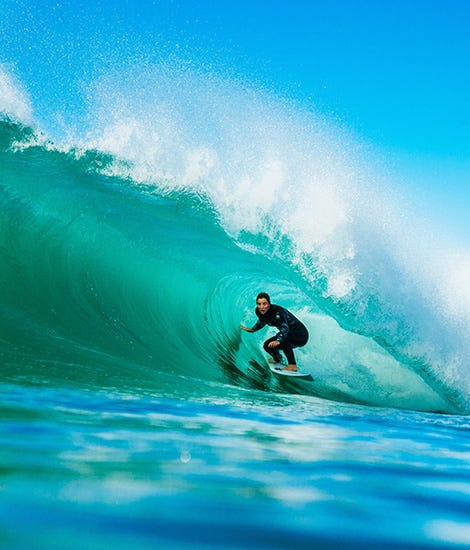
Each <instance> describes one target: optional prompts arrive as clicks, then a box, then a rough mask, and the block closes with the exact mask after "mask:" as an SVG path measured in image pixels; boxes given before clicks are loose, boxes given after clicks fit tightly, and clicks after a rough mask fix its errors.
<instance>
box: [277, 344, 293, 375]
mask: <svg viewBox="0 0 470 550" xmlns="http://www.w3.org/2000/svg"><path fill="white" fill-rule="evenodd" d="M278 348H280V349H282V351H283V352H284V354H285V356H286V359H287V365H286V366H285V367H284V368H283V369H282V370H292V371H297V370H298V368H297V363H296V362H295V355H294V351H293V349H292V346H291V344H290V342H286V341H284V342H282V343H281V344H280V345H279V346H278Z"/></svg>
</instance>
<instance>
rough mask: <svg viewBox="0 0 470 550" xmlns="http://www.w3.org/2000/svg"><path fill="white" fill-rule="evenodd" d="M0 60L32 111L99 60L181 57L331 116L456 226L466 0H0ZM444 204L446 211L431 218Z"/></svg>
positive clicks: (462, 151)
mask: <svg viewBox="0 0 470 550" xmlns="http://www.w3.org/2000/svg"><path fill="white" fill-rule="evenodd" d="M2 5H3V6H2V11H1V12H0V62H3V63H12V64H14V66H15V70H16V73H17V75H18V77H19V78H20V80H21V81H22V82H23V83H24V85H25V87H26V88H27V89H28V91H29V93H30V95H31V96H32V99H33V104H34V105H35V107H36V110H37V111H38V112H40V113H41V115H42V116H43V118H47V116H48V113H49V112H50V113H52V112H53V110H57V109H58V108H60V106H62V108H64V109H65V108H67V105H68V106H72V105H73V106H74V108H77V109H78V108H79V105H78V103H79V102H78V99H77V98H78V96H79V93H78V92H79V90H80V85H81V83H82V82H84V81H86V80H87V79H90V78H92V77H93V73H94V72H96V71H98V70H105V69H106V66H107V65H108V64H109V65H110V64H112V62H113V59H121V60H122V59H125V58H128V59H132V58H133V57H137V56H140V55H142V54H144V53H145V54H152V55H155V56H158V55H162V56H164V55H168V54H170V53H172V52H173V53H176V54H177V55H180V56H182V57H185V58H188V59H193V60H195V61H197V62H200V63H204V64H208V65H211V66H213V67H214V68H215V69H216V70H224V71H227V72H230V73H233V74H235V75H237V76H239V77H245V78H247V79H248V80H252V81H255V82H257V83H260V84H261V85H264V86H266V87H267V88H270V89H273V90H274V91H275V92H277V93H279V94H280V95H286V96H289V97H295V98H296V99H298V100H300V101H301V102H304V103H305V104H307V105H313V106H315V108H316V109H319V110H320V111H321V112H323V113H326V114H328V115H329V116H331V117H333V118H335V119H339V120H340V121H341V122H342V123H343V124H345V125H346V126H347V127H349V128H351V129H352V130H353V131H354V132H356V133H357V134H359V135H360V136H361V137H362V138H363V139H364V140H365V141H366V142H368V143H370V144H371V145H372V146H373V147H374V148H376V149H377V150H378V151H379V152H381V153H383V155H384V156H385V157H386V158H389V159H390V162H391V163H392V164H394V166H395V167H397V168H398V169H399V170H400V171H401V172H402V173H403V175H404V179H405V180H408V182H409V185H410V186H411V187H414V189H415V190H416V192H417V194H418V195H420V194H421V196H422V197H423V201H424V204H425V206H426V208H429V209H430V212H431V215H436V216H437V217H443V219H447V220H452V224H453V225H454V226H455V227H456V228H457V230H458V231H460V232H462V233H465V232H467V231H468V237H469V239H470V228H467V225H470V223H468V224H467V221H466V220H467V214H466V213H467V207H468V206H470V189H469V187H470V176H469V174H470V105H469V98H470V70H469V69H470V63H469V61H468V59H470V32H469V31H468V29H469V28H470V2H468V1H467V0H446V1H437V0H411V1H410V0H393V1H392V0H389V1H386V0H328V1H320V0H310V1H307V0H289V2H287V1H279V0H271V1H268V0H249V1H248V0H236V1H235V0H234V1H232V0H219V1H215V0H212V1H210V0H173V1H171V0H161V1H158V0H155V1H150V0H148V1H147V0H140V1H139V0H94V1H91V0H90V1H85V0H76V1H74V2H72V1H71V0H62V1H61V0H54V1H50V0H42V1H41V2H30V1H29V0H3V2H2ZM444 211H446V212H447V213H445V212H444Z"/></svg>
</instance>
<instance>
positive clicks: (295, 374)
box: [268, 361, 313, 382]
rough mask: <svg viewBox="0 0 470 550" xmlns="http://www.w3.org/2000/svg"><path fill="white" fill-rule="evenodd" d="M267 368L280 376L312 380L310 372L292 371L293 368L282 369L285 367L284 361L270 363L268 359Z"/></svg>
mask: <svg viewBox="0 0 470 550" xmlns="http://www.w3.org/2000/svg"><path fill="white" fill-rule="evenodd" d="M268 365H269V370H270V371H271V372H272V373H273V374H274V375H275V376H278V377H280V378H284V377H288V378H297V379H300V380H310V381H311V382H313V378H312V375H311V374H308V373H305V372H300V371H293V370H282V369H283V368H284V367H285V364H284V363H271V362H269V361H268Z"/></svg>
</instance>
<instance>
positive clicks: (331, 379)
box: [0, 77, 470, 548]
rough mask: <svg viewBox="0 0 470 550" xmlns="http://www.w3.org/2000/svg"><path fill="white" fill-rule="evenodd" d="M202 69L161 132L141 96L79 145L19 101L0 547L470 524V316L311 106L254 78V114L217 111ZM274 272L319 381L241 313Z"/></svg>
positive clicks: (340, 535)
mask: <svg viewBox="0 0 470 550" xmlns="http://www.w3.org/2000/svg"><path fill="white" fill-rule="evenodd" d="M172 78H173V77H172ZM190 80H191V79H190ZM170 81H172V80H171V79H170ZM170 83H171V82H170ZM147 84H150V83H147ZM190 84H191V86H192V89H193V90H197V86H201V80H200V79H199V77H198V78H195V79H194V80H191V82H190ZM185 85H187V83H186V84H185V83H184V80H183V81H182V83H181V86H180V88H178V92H175V93H174V94H173V95H174V96H175V97H174V98H173V100H174V103H173V104H171V102H170V96H169V95H168V83H166V84H164V85H162V90H160V92H159V93H161V96H162V97H163V98H164V99H165V101H166V102H164V104H165V106H166V108H168V109H169V110H170V111H171V108H173V109H175V108H176V107H178V109H179V110H178V109H176V111H172V112H171V115H172V116H171V117H170V116H169V114H168V112H166V115H168V118H171V120H172V121H173V122H172V123H170V121H169V120H165V124H164V130H165V132H166V133H165V132H164V131H163V130H161V129H160V133H159V135H158V136H155V135H153V136H152V139H150V134H149V131H150V128H153V127H154V124H155V120H157V119H158V120H161V115H162V112H158V113H157V114H155V113H156V111H157V109H156V105H154V104H152V108H150V106H149V104H146V105H145V106H144V107H141V108H140V109H141V111H140V112H139V108H138V106H137V103H138V102H139V101H141V99H142V98H136V100H135V101H136V105H132V102H131V103H130V104H128V105H127V108H128V109H130V111H132V112H133V117H134V118H133V120H132V122H129V123H128V124H127V125H124V126H122V125H121V122H120V121H121V118H120V117H124V118H125V114H126V113H124V112H122V111H119V109H118V111H119V113H118V115H119V116H117V115H116V113H114V114H115V115H116V118H115V119H114V120H106V117H104V118H103V117H101V118H98V119H99V120H100V123H101V124H102V125H103V126H102V128H98V129H97V130H96V135H95V136H88V138H87V141H86V142H84V141H82V142H80V141H79V140H76V142H75V144H74V145H73V146H70V145H68V146H64V145H60V146H59V145H58V144H57V143H54V142H52V141H49V140H47V139H46V138H45V137H44V136H43V135H41V133H40V132H39V131H38V130H36V129H34V128H33V127H32V126H30V125H27V124H24V123H21V122H18V121H17V120H15V119H14V117H11V118H9V117H7V116H4V117H3V119H2V122H1V125H0V144H1V153H0V156H1V160H0V167H1V180H0V202H1V208H0V248H1V262H0V280H1V288H2V301H1V305H0V331H1V348H0V354H1V365H2V366H1V372H2V385H1V389H0V391H1V401H0V412H1V414H0V423H1V428H2V429H1V431H0V436H1V438H2V441H1V451H0V456H1V471H0V496H1V498H0V507H1V515H0V517H1V519H0V541H1V544H2V545H3V546H5V547H7V548H32V547H40V548H64V547H67V548H84V547H88V548H107V547H110V546H111V545H113V546H114V547H115V548H128V547H131V546H132V547H137V548H147V547H149V548H150V547H152V548H153V547H156V546H158V547H164V548H185V547H193V546H197V547H202V548H224V547H227V548H247V547H256V548H297V547H299V548H303V547H305V548H312V547H319V548H377V547H380V548H449V547H452V548H459V547H462V548H463V547H466V546H468V544H470V522H469V515H468V510H469V506H470V496H469V495H470V483H469V481H468V479H469V466H468V464H469V460H468V458H469V453H470V443H469V438H468V433H469V422H468V416H467V415H468V412H469V401H468V396H469V392H468V388H469V385H468V366H467V365H468V357H469V355H468V342H467V338H466V321H465V319H466V317H465V311H464V310H463V309H462V310H459V309H458V308H457V309H452V308H451V305H450V301H449V300H448V299H447V298H448V294H446V292H447V293H449V294H452V295H453V296H458V292H459V288H458V287H457V286H456V284H455V281H452V285H451V284H450V283H451V280H450V278H448V279H444V280H447V281H448V282H449V284H448V285H447V286H446V285H443V284H442V281H443V279H442V276H443V274H445V273H448V272H446V271H445V270H443V269H441V267H442V266H440V265H439V262H437V261H435V258H436V257H437V256H436V255H435V250H437V249H434V248H431V249H430V247H427V248H426V251H425V252H426V254H428V255H426V254H425V253H424V252H423V247H422V246H421V244H422V241H421V240H420V239H421V238H422V234H421V233H420V231H419V228H416V227H414V226H408V225H407V224H406V223H404V216H401V215H399V214H400V211H398V215H397V210H396V207H394V206H393V204H392V203H391V202H390V203H388V202H387V200H386V199H387V197H386V196H384V195H381V196H379V195H376V198H377V201H379V199H380V201H381V202H380V203H379V202H377V204H376V206H373V205H372V203H368V202H367V201H365V200H364V199H365V196H364V194H363V193H364V192H366V194H367V195H368V196H370V192H371V190H372V191H373V192H375V191H374V186H373V182H370V181H366V180H362V179H361V178H363V177H365V176H364V174H362V175H361V176H360V177H359V181H360V183H361V185H360V186H357V187H356V186H355V185H354V182H355V181H356V177H357V169H358V168H357V165H354V164H351V163H352V162H353V161H352V160H351V159H350V158H348V157H346V158H345V157H344V156H342V155H340V150H341V147H340V145H341V144H339V145H338V144H337V143H336V144H335V143H334V140H333V142H328V140H326V141H327V142H328V143H329V145H324V143H323V141H322V140H320V142H321V145H319V144H318V136H317V135H316V134H315V132H312V130H311V129H310V128H308V127H304V126H302V124H301V123H300V122H299V120H300V119H301V117H300V118H299V115H298V114H296V115H295V116H294V115H293V114H292V115H291V116H287V115H286V112H285V111H284V110H280V111H279V110H277V107H276V106H275V105H274V106H273V105H272V104H271V102H270V100H269V101H268V99H266V98H261V99H259V98H257V99H256V100H254V104H253V103H252V99H250V96H248V97H245V96H243V95H241V96H240V97H238V99H239V101H240V102H241V103H242V104H243V102H245V105H244V107H243V105H242V107H240V105H238V107H237V110H238V112H240V111H247V110H248V111H249V109H248V108H249V107H250V106H251V107H252V108H253V111H252V112H248V113H247V115H246V116H247V118H246V119H245V120H242V121H241V129H240V128H239V127H235V126H233V125H232V124H231V123H230V121H231V118H230V117H231V116H232V114H233V113H231V112H230V109H223V108H222V105H217V104H215V105H213V110H212V111H211V117H213V120H207V121H205V122H206V123H207V126H204V125H203V124H202V121H201V119H199V118H198V116H199V115H198V112H197V111H194V110H191V109H189V110H188V109H186V107H185V106H184V105H183V102H182V100H181V97H178V95H179V94H180V95H181V96H182V97H184V96H185V95H186V91H187V90H186V89H185ZM143 86H144V88H145V82H144V83H143ZM123 87H124V84H123V86H122V87H118V88H119V89H122V88H123ZM169 87H170V88H171V86H169ZM216 89H217V92H218V94H219V95H218V96H217V97H219V98H220V97H221V94H220V92H221V89H220V83H219V84H217V85H216ZM211 90H212V91H210V93H208V94H207V97H206V98H205V99H204V97H203V94H202V93H199V95H198V97H200V98H203V100H202V99H201V101H202V105H204V104H205V102H211V101H212V99H213V98H214V90H213V89H211ZM157 92H158V90H157ZM196 95H197V94H196ZM108 99H109V98H106V99H105V100H103V101H105V102H106V101H108ZM232 99H233V97H230V101H229V102H228V103H229V104H230V105H233V101H232ZM114 100H115V98H111V99H109V101H114ZM169 102H170V103H169ZM182 105H183V106H182ZM245 107H246V108H245ZM98 111H100V109H98V110H97V112H98ZM255 112H256V113H258V116H259V120H261V119H263V120H264V118H265V116H266V115H267V113H271V115H270V116H271V118H270V119H269V120H268V122H269V124H267V125H265V127H264V128H258V129H256V131H255V130H254V129H253V128H252V133H249V134H246V135H245V138H246V139H244V140H241V136H240V135H239V134H238V132H242V133H243V132H247V129H248V128H249V127H250V128H251V126H249V125H248V123H247V120H248V119H250V118H252V115H253V116H254V113H255ZM145 113H146V115H145V117H144V116H143V115H144V114H145ZM199 114H200V113H199ZM157 115H158V116H157ZM176 115H178V116H176ZM183 115H184V116H183ZM146 117H147V118H146ZM149 117H150V120H149V119H148V118H149ZM185 117H186V118H187V120H184V118H185ZM211 117H209V118H211ZM111 118H112V117H111ZM175 120H178V121H179V123H180V124H181V127H180V130H179V131H176V130H175V128H174V126H173V123H174V122H175ZM221 120H223V121H225V124H226V126H223V125H222V126H221V127H220V128H219V132H218V134H217V136H215V133H214V131H213V130H214V128H215V127H217V124H218V123H219V122H220V121H221ZM108 124H109V125H110V126H108ZM299 125H300V126H299ZM110 128H111V129H112V131H111V130H110ZM129 128H131V129H132V131H131V132H130V134H131V135H130V134H129V132H128V130H129ZM181 128H185V129H187V130H188V132H187V133H185V132H182V131H181ZM208 128H209V130H210V131H209V130H208ZM293 129H296V130H299V131H296V132H293ZM170 130H171V131H170ZM191 132H193V133H192V134H191ZM270 132H272V135H271V134H270ZM267 134H268V137H269V136H270V137H271V138H272V137H273V136H274V135H276V136H277V138H276V139H277V140H279V143H278V142H277V141H276V139H274V138H273V139H271V141H269V140H268V141H269V145H270V146H269V147H266V139H267V137H266V135H267ZM129 135H130V137H129ZM196 135H197V136H199V138H200V140H201V142H203V143H204V147H202V146H200V147H196V146H195V136H196ZM288 135H291V136H292V140H293V144H294V145H295V146H294V145H293V146H292V148H289V147H285V146H283V147H281V148H280V149H279V150H282V154H280V153H279V150H277V153H276V151H275V149H276V147H275V145H276V144H277V145H279V144H281V143H286V142H285V141H284V138H285V137H286V136H288ZM175 136H176V137H175ZM325 136H328V132H327V131H326V130H325V131H324V133H323V134H322V136H321V137H323V138H325ZM157 137H158V139H157ZM216 138H217V139H216ZM328 139H329V138H328ZM342 139H343V138H342ZM315 140H317V141H315ZM312 143H317V149H318V150H317V151H315V150H314V149H312ZM150 144H151V145H152V146H151V147H150ZM156 144H157V145H158V147H157V145H156ZM146 146H148V147H149V148H148V149H147V148H146ZM297 146H298V147H297ZM302 147H304V149H302ZM325 147H327V148H328V147H329V149H328V152H329V154H328V155H326V154H324V153H325V149H324V148H325ZM307 150H308V151H313V152H312V155H313V157H314V158H313V160H308V159H307ZM261 153H262V154H261ZM315 155H317V156H316V157H315ZM302 158H303V160H304V163H303V164H300V163H299V160H301V159H302ZM308 158H310V157H308ZM321 163H323V164H321ZM241 167H244V168H243V170H244V172H243V171H242V172H240V169H241ZM313 167H315V168H318V169H319V170H320V174H319V175H318V174H317V175H315V173H314V171H313ZM348 167H350V168H352V167H354V168H355V170H356V171H354V170H353V172H354V173H353V177H352V179H351V180H348V179H347V178H346V175H347V174H349V172H348V170H347V168H348ZM291 169H292V171H290V170H291ZM266 171H267V172H268V173H267V172H266ZM291 172H292V173H291ZM234 174H237V175H238V178H234V177H233V176H234ZM286 174H287V175H286ZM289 174H290V175H289ZM320 176H321V177H320ZM340 176H344V177H340ZM255 181H256V182H257V185H255V183H254V182H255ZM338 182H341V184H339V183H338ZM361 188H365V191H362V192H361V191H360V189H361ZM361 193H362V194H361ZM433 246H434V243H433ZM436 246H437V245H436ZM423 254H424V255H423ZM426 262H429V263H426ZM436 281H438V283H439V285H438V286H439V288H440V290H441V291H442V293H441V294H437V293H435V292H433V291H434V289H435V288H437V287H436ZM443 287H444V288H443ZM260 290H264V291H268V292H269V293H270V294H271V295H272V297H273V300H274V301H276V302H277V303H281V304H283V305H285V306H286V307H288V308H289V309H290V310H292V311H293V312H295V313H296V314H297V315H299V317H301V319H302V320H303V321H304V322H305V324H306V325H307V326H308V328H309V331H310V333H311V341H310V343H309V345H308V346H306V347H305V348H303V349H301V350H299V351H298V353H297V356H298V360H299V364H300V365H301V368H302V369H303V370H305V371H307V372H311V373H312V375H313V376H314V378H315V382H314V383H311V382H302V381H297V382H296V381H289V382H285V383H281V382H280V381H279V380H276V379H274V378H272V377H271V375H270V374H269V371H268V370H267V369H266V366H265V358H264V357H263V353H262V352H261V349H262V348H261V343H262V341H263V339H264V338H266V337H267V335H268V332H269V331H264V332H262V333H257V334H256V335H252V334H246V333H243V334H242V333H241V332H240V329H239V326H240V323H242V322H243V323H250V322H253V321H254V311H253V309H254V297H255V296H256V293H257V292H258V291H260ZM456 301H458V300H456ZM460 305H462V308H463V304H460Z"/></svg>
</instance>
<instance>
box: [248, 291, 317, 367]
mask: <svg viewBox="0 0 470 550" xmlns="http://www.w3.org/2000/svg"><path fill="white" fill-rule="evenodd" d="M255 313H256V316H257V317H258V320H257V321H256V323H255V325H254V326H253V327H251V328H249V327H245V326H244V325H241V327H240V328H241V329H242V330H245V331H246V332H256V331H258V330H260V329H262V328H263V327H265V326H266V325H269V326H270V327H276V328H277V329H279V332H278V333H277V334H276V335H275V336H273V337H272V338H268V339H267V340H266V342H265V343H264V344H263V347H264V350H265V351H266V352H267V353H269V355H270V356H271V357H272V359H273V361H274V362H275V363H282V356H281V354H280V353H279V352H280V350H282V351H283V352H284V354H285V356H286V358H287V365H286V366H285V367H284V368H283V369H282V370H289V371H295V372H297V370H298V369H297V363H296V362H295V356H294V352H293V351H292V350H293V348H299V347H302V346H305V344H306V343H307V341H308V330H307V327H306V326H305V325H304V324H303V323H301V322H300V321H299V320H298V319H297V317H295V316H294V315H292V313H291V312H290V311H289V310H287V309H286V308H284V307H282V306H277V305H276V304H271V298H270V297H269V294H266V292H260V293H259V294H258V296H257V297H256V310H255Z"/></svg>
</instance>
